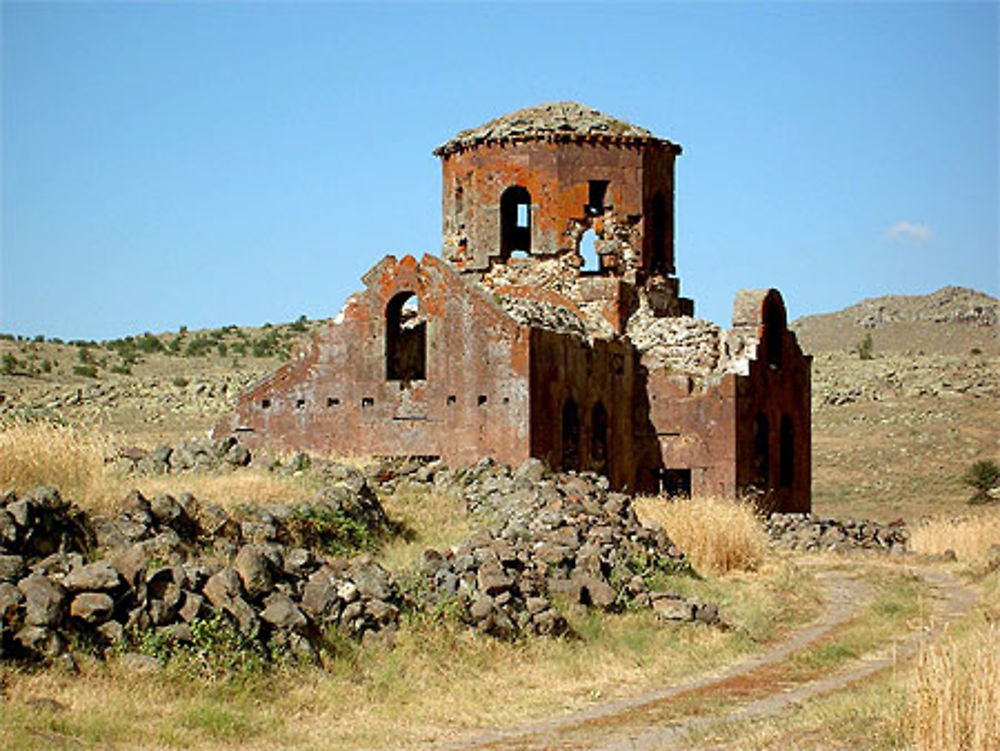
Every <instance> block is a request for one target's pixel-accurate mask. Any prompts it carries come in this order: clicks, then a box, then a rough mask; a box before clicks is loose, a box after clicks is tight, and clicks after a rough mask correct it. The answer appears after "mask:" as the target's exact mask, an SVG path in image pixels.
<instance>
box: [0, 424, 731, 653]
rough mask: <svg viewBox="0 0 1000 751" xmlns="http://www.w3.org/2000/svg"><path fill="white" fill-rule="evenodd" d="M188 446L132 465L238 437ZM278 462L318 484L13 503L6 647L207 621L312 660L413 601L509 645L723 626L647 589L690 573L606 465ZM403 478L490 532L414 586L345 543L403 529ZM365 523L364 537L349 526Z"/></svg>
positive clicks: (214, 454) (7, 533)
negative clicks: (637, 613)
mask: <svg viewBox="0 0 1000 751" xmlns="http://www.w3.org/2000/svg"><path fill="white" fill-rule="evenodd" d="M184 445H186V446H187V449H182V448H181V447H170V450H169V452H167V451H160V452H159V453H158V454H157V456H158V457H160V458H162V459H163V461H157V462H147V463H146V464H143V462H144V461H145V460H146V459H149V455H147V456H145V457H139V458H135V459H134V471H152V472H158V471H174V467H173V465H172V464H171V459H172V458H173V457H174V456H176V455H184V452H185V451H189V450H191V448H192V446H195V445H200V446H202V447H203V448H205V447H207V448H206V451H205V453H204V454H200V453H199V452H195V451H193V450H191V451H189V453H191V454H193V455H194V457H195V460H194V461H193V462H188V461H185V462H184V463H183V464H184V466H185V468H186V469H187V470H190V471H204V470H209V469H212V468H213V467H217V466H219V465H218V463H219V462H222V463H225V462H226V461H227V459H226V457H227V456H231V455H234V452H233V449H234V448H239V446H238V444H230V445H225V444H223V443H217V444H212V443H211V442H208V443H198V442H186V444H184ZM153 453H156V452H150V455H151V454H153ZM198 456H203V457H207V458H203V459H202V460H201V461H199V460H198ZM164 457H165V458H164ZM128 461H133V460H132V459H128ZM257 461H268V460H266V459H264V458H262V457H261V458H258V459H257ZM188 465H190V466H188ZM237 465H240V466H241V465H242V458H241V459H240V462H237ZM179 466H180V465H178V467H179ZM273 466H275V467H276V471H283V472H289V473H295V472H306V471H308V472H310V473H312V475H314V476H315V477H316V478H318V479H319V480H320V481H321V483H322V485H323V488H322V490H320V491H319V492H318V493H317V494H316V496H315V497H314V498H311V499H308V500H303V501H300V502H298V503H294V504H290V505H277V504H276V505H268V506H246V507H241V508H240V509H239V510H238V511H227V510H225V509H223V508H222V507H220V506H218V505H217V504H214V503H212V502H209V501H203V500H198V499H195V498H194V497H193V496H191V495H190V494H187V493H182V494H180V495H178V496H177V497H176V498H175V497H173V496H169V495H161V496H158V497H156V498H152V499H147V498H145V497H143V496H142V494H141V493H139V492H138V491H132V492H131V493H130V494H129V495H128V497H127V498H125V499H124V500H123V501H122V502H121V503H120V504H119V507H118V509H117V511H116V512H115V513H114V514H113V515H103V514H97V513H87V512H84V511H82V510H80V509H79V508H77V507H76V506H74V505H73V504H71V503H69V502H68V501H66V500H64V499H63V498H61V497H60V495H59V492H58V491H57V490H56V489H54V488H46V487H41V488H37V489H35V490H34V491H32V492H30V493H27V494H24V495H20V496H19V495H17V494H15V493H13V492H10V493H7V494H6V495H4V496H2V497H0V659H25V658H29V659H30V658H47V659H54V658H56V657H58V656H60V655H62V654H65V653H66V652H67V650H68V649H70V646H71V645H72V644H74V643H81V642H82V643H89V644H94V645H96V646H97V648H98V649H99V650H104V649H112V650H116V649H117V650H123V649H129V648H131V647H132V645H134V643H136V641H138V640H140V639H141V638H142V636H143V634H156V635H157V636H158V637H162V638H164V639H167V640H169V641H170V642H173V643H176V644H178V645H181V646H183V645H184V644H186V643H190V642H191V640H192V638H193V631H192V629H193V628H195V627H196V624H197V623H198V622H199V621H203V620H205V619H210V618H223V619H224V620H225V621H226V622H228V623H229V624H230V625H231V626H232V628H234V629H236V630H238V632H239V633H240V634H241V635H242V636H243V637H245V638H246V639H248V640H250V641H252V642H254V643H258V644H261V645H266V646H268V647H269V648H270V649H275V648H277V649H279V650H281V649H284V650H290V651H292V652H293V653H295V654H299V655H302V656H315V654H316V653H317V650H318V649H319V648H320V647H321V646H322V644H323V641H324V639H325V638H326V635H327V633H328V632H329V631H330V630H331V629H336V630H338V631H339V632H341V633H347V634H349V635H350V636H352V637H354V638H357V639H360V640H361V641H369V640H372V639H380V638H391V635H392V634H393V633H394V632H395V630H396V629H397V627H398V624H399V620H400V614H401V612H402V611H403V610H404V609H406V608H441V607H447V606H453V608H454V610H455V611H456V612H457V613H458V615H459V617H460V618H461V620H463V621H464V622H466V623H468V624H469V625H470V626H472V627H475V628H477V629H479V630H480V631H482V632H484V633H487V634H490V635H493V636H495V637H498V638H505V639H511V638H515V637H516V636H518V635H520V634H540V635H559V634H563V633H565V632H566V630H567V625H566V618H565V616H564V614H563V612H562V611H561V608H565V607H570V608H577V607H579V608H586V607H598V608H601V609H604V610H609V611H616V610H620V609H623V608H625V607H649V608H653V609H654V610H655V611H656V612H657V613H658V614H659V615H660V616H661V617H662V618H663V619H665V620H673V621H696V620H697V621H702V622H707V623H716V622H718V621H719V615H718V608H717V607H716V606H715V605H714V604H711V603H701V602H697V601H693V600H688V599H684V598H681V597H679V596H677V595H674V594H672V593H669V592H663V591H655V590H651V589H650V587H649V576H650V574H653V573H655V572H657V571H673V570H677V569H684V568H685V565H686V564H685V562H684V556H683V554H682V553H681V552H680V551H679V550H678V549H677V548H676V547H675V546H674V545H673V544H672V543H671V542H670V541H669V539H667V538H666V536H665V535H664V534H663V533H662V532H659V531H654V530H649V529H646V528H643V527H642V526H641V525H640V524H639V522H638V520H637V519H636V516H635V513H634V511H633V510H632V508H631V505H630V501H629V498H628V497H627V496H624V495H622V494H618V493H610V492H608V488H607V482H606V480H604V479H603V478H600V477H598V476H596V475H581V476H576V475H572V474H571V475H550V474H549V473H548V472H547V471H546V470H545V468H544V467H543V466H542V465H541V463H540V462H538V461H537V460H529V461H528V462H526V463H525V464H524V465H522V467H520V468H519V469H518V470H517V471H512V470H511V469H510V468H509V467H505V466H502V465H497V464H495V463H494V462H492V461H489V460H484V461H481V462H479V463H478V464H476V465H474V466H473V467H469V468H464V469H458V470H448V469H447V468H445V467H443V466H442V465H441V464H440V462H436V463H431V464H427V463H423V462H418V461H406V460H385V461H383V462H381V463H376V464H374V465H372V466H371V467H369V468H368V469H367V470H366V474H363V473H362V472H361V471H359V470H357V469H355V468H352V467H346V466H343V465H339V464H336V463H334V462H330V461H327V460H319V459H312V458H310V457H307V456H306V455H304V454H297V455H295V456H293V457H291V459H286V460H285V462H283V463H282V464H281V465H280V466H279V465H277V464H273ZM401 483H410V484H413V483H416V484H423V485H425V486H426V487H427V488H428V489H430V488H434V489H436V490H440V491H443V492H447V493H452V494H456V495H458V496H460V497H462V498H464V499H465V502H466V506H467V508H468V510H469V513H470V514H471V515H472V517H473V518H474V519H475V520H476V521H477V523H479V525H480V526H481V527H483V529H481V530H480V531H478V532H476V533H475V534H473V535H472V536H471V537H470V538H469V539H467V540H465V541H464V542H462V543H460V544H459V545H457V546H455V547H454V548H453V549H451V550H446V551H434V550H428V551H426V552H425V554H424V565H423V567H422V569H421V571H419V572H417V576H418V577H419V579H420V581H419V582H418V586H415V587H414V586H409V585H407V586H403V585H402V584H401V583H400V582H399V581H398V580H397V578H396V577H394V576H393V575H392V574H391V573H390V572H388V571H387V570H386V569H384V568H383V567H382V566H381V565H379V563H377V562H376V561H375V560H374V559H373V558H372V557H371V556H370V555H368V554H362V555H356V556H355V557H353V558H344V557H341V555H340V554H347V553H350V552H352V551H353V552H354V553H357V551H358V549H359V548H360V549H363V548H365V547H372V545H371V543H372V542H373V541H377V540H379V539H385V538H386V537H387V536H388V535H389V534H391V533H392V532H393V531H394V530H393V525H392V523H391V522H390V520H389V519H388V518H387V517H386V514H385V511H384V509H383V507H382V505H381V503H380V502H379V500H378V497H377V495H376V492H375V489H378V490H379V492H392V491H393V490H394V489H396V488H397V487H398V486H399V485H400V484H401ZM359 529H360V530H363V531H365V532H366V535H365V536H363V537H362V538H360V539H356V538H352V536H351V535H352V531H353V532H357V530H359Z"/></svg>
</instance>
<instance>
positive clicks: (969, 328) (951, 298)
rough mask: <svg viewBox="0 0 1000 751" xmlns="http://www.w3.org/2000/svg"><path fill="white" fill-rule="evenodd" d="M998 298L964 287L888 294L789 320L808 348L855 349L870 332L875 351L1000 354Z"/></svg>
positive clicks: (807, 349)
mask: <svg viewBox="0 0 1000 751" xmlns="http://www.w3.org/2000/svg"><path fill="white" fill-rule="evenodd" d="M997 311H998V300H997V298H995V297H992V296H990V295H988V294H986V293H984V292H978V291H977V290H974V289H968V288H965V287H942V288H941V289H939V290H938V291H937V292H933V293H931V294H929V295H886V296H884V297H873V298H870V299H867V300H862V301H861V302H859V303H855V304H854V305H851V306H849V307H847V308H844V309H843V310H838V311H836V312H834V313H823V314H821V315H814V316H804V317H802V318H799V319H797V320H796V321H794V322H793V323H792V324H791V328H792V329H793V330H794V331H795V333H796V335H797V336H798V339H799V343H800V344H801V345H802V348H803V349H804V350H805V351H806V352H838V351H845V350H850V349H853V348H856V347H857V346H858V343H859V342H861V341H862V340H863V339H864V338H865V336H866V335H869V334H870V335H871V337H872V344H873V345H874V351H875V352H901V353H919V352H922V353H925V354H950V355H960V354H969V353H970V352H972V350H979V351H980V352H982V353H983V354H994V355H995V354H1000V341H998V338H997V333H998V325H997V320H998V316H997Z"/></svg>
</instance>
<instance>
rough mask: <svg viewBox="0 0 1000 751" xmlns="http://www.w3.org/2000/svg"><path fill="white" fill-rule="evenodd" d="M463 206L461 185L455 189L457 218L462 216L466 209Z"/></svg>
mask: <svg viewBox="0 0 1000 751" xmlns="http://www.w3.org/2000/svg"><path fill="white" fill-rule="evenodd" d="M463 204H464V201H463V200H462V186H461V185H459V186H458V187H457V188H455V215H456V216H461V215H462V209H463V208H464V206H463Z"/></svg>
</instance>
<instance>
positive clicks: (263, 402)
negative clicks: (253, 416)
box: [260, 399, 271, 409]
mask: <svg viewBox="0 0 1000 751" xmlns="http://www.w3.org/2000/svg"><path fill="white" fill-rule="evenodd" d="M270 407H271V400H270V399H261V400H260V408H261V409H270Z"/></svg>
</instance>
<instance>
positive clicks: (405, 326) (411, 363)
mask: <svg viewBox="0 0 1000 751" xmlns="http://www.w3.org/2000/svg"><path fill="white" fill-rule="evenodd" d="M385 374H386V375H385V377H386V380H389V381H422V380H424V379H425V378H426V377H427V322H426V321H425V320H423V316H422V315H421V313H420V300H419V298H418V297H417V296H416V295H415V294H414V293H413V292H400V293H399V294H397V295H395V296H393V298H392V299H391V300H389V304H388V305H387V306H386V308H385Z"/></svg>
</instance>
